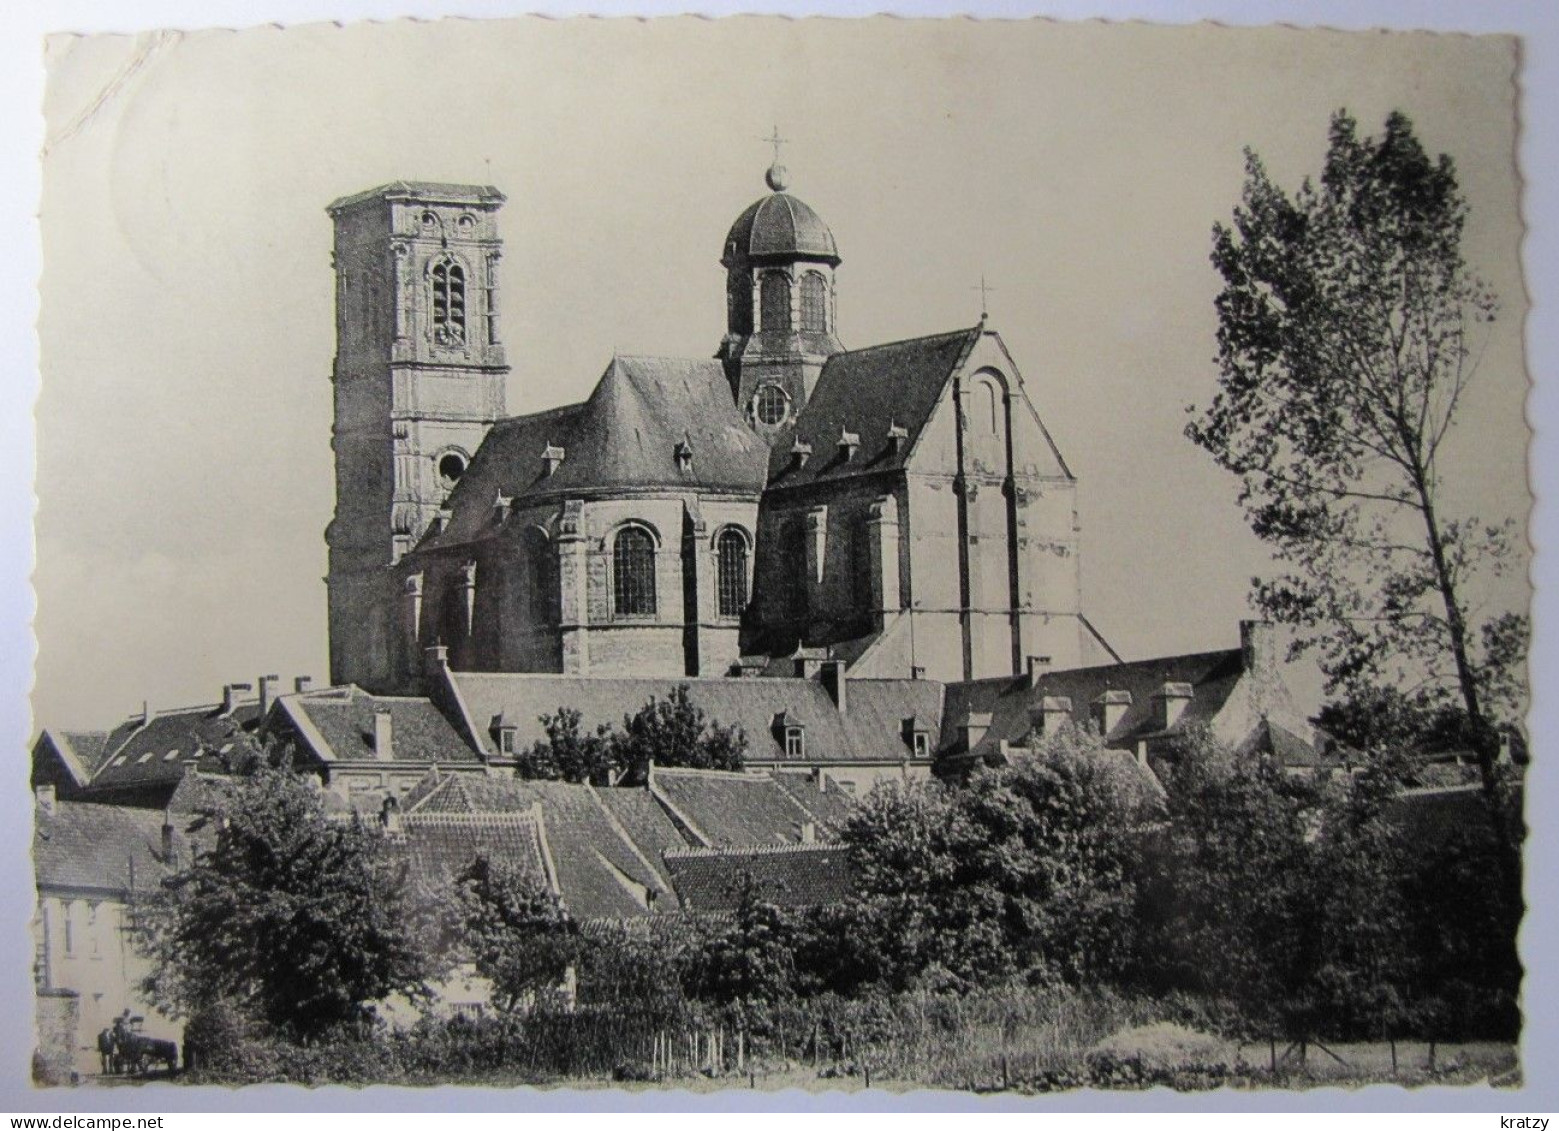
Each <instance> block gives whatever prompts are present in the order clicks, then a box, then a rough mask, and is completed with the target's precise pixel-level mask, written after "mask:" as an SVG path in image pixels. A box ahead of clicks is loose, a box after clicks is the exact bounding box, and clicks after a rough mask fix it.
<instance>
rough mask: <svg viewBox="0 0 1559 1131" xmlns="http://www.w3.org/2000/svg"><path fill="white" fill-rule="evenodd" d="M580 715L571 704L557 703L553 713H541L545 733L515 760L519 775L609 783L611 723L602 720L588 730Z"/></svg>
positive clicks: (601, 783)
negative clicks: (564, 705)
mask: <svg viewBox="0 0 1559 1131" xmlns="http://www.w3.org/2000/svg"><path fill="white" fill-rule="evenodd" d="M582 718H583V716H582V715H581V714H580V713H579V712H578V711H577V710H575V709H574V708H572V707H559V708H558V713H557V714H555V715H542V716H541V720H540V721H541V725H542V727H543V728H544V729H545V730H546V732H547V737H546V738H544V739H541V740H540V741H538V742H536V743H534V744H533V745H532V746H531V747H530V749H528V750H526V751H525V752H523V753H522V754H521V755H520V756H519V758H517V759H516V760H515V772H516V773H518V774H519V775H520V777H522V778H540V779H543V780H546V781H572V782H590V783H592V784H594V785H609V784H610V783H611V778H612V768H613V761H612V742H611V727H609V726H607V725H606V724H605V723H602V724H601V725H600V726H599V727H597V728H596V730H595V733H594V734H590V733H587V732H586V731H585V730H584V728H583V725H582V722H581V720H582Z"/></svg>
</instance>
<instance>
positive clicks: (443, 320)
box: [433, 259, 466, 346]
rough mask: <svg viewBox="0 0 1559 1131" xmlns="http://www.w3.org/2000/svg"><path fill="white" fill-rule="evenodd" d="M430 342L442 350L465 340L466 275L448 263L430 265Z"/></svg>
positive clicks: (459, 267) (461, 269)
mask: <svg viewBox="0 0 1559 1131" xmlns="http://www.w3.org/2000/svg"><path fill="white" fill-rule="evenodd" d="M433 338H434V340H435V341H436V342H438V343H439V344H440V345H446V346H448V345H460V344H462V343H464V342H465V340H466V272H465V268H464V267H462V266H460V264H458V263H456V262H454V261H453V260H450V259H440V260H439V261H438V262H437V263H435V264H434V265H433Z"/></svg>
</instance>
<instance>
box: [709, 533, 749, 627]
mask: <svg viewBox="0 0 1559 1131" xmlns="http://www.w3.org/2000/svg"><path fill="white" fill-rule="evenodd" d="M716 550H717V553H718V555H719V559H720V560H719V588H720V615H721V616H723V617H739V616H741V615H742V610H743V609H745V608H746V607H747V539H746V538H744V537H742V533H741V531H739V530H722V531H721V532H720V539H719V541H718V542H717V543H716Z"/></svg>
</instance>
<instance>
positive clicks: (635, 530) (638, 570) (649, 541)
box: [612, 526, 655, 617]
mask: <svg viewBox="0 0 1559 1131" xmlns="http://www.w3.org/2000/svg"><path fill="white" fill-rule="evenodd" d="M612 608H613V610H614V611H615V613H616V614H617V615H618V616H620V617H647V616H654V615H655V539H653V538H652V537H650V532H649V531H647V530H645V529H644V528H643V527H639V526H626V527H624V528H623V529H622V530H620V531H619V532H618V534H617V540H616V541H615V542H613V543H612Z"/></svg>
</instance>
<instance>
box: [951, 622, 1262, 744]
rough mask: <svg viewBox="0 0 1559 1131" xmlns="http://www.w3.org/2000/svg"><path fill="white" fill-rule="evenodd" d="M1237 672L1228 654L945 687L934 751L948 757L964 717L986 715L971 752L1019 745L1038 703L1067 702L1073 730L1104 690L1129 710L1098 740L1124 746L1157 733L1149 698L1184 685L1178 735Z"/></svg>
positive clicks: (1205, 713)
mask: <svg viewBox="0 0 1559 1131" xmlns="http://www.w3.org/2000/svg"><path fill="white" fill-rule="evenodd" d="M1243 671H1244V669H1243V664H1242V660H1241V652H1240V650H1239V649H1238V648H1234V649H1229V650H1225V651H1219V652H1199V653H1194V654H1191V655H1185V656H1164V657H1160V658H1158V659H1153V660H1140V661H1135V662H1132V663H1125V664H1105V665H1102V666H1100V667H1092V668H1073V669H1071V670H1068V671H1052V672H1045V673H1043V674H1042V675H1041V676H1040V677H1039V678H1038V679H1037V680H1036V681H1035V682H1034V684H1033V685H1032V686H1030V683H1029V678H1028V676H1027V675H1021V676H1002V677H1000V678H999V679H986V680H976V681H973V682H971V683H956V684H948V685H947V700H946V705H945V707H944V710H943V714H942V743H941V745H942V748H943V749H944V750H946V751H949V752H958V751H959V750H960V738H959V733H958V728H959V726H960V725H961V724H962V723H963V721H964V720H965V719H966V718H967V717H968V715H969V712H971V711H974V712H977V713H980V712H984V713H989V714H990V715H991V723H990V727H989V729H988V730H987V731H986V733H985V736H984V737H983V738H982V739H981V740H980V742H979V743H978V744H977V745H976V747H975V751H976V752H977V753H979V752H984V751H986V750H994V749H995V748H996V746H997V744H998V742H1000V741H1001V740H1006V741H1007V742H1012V743H1020V742H1022V741H1023V740H1024V739H1025V737H1026V736H1027V735H1028V733H1029V731H1030V729H1031V718H1030V707H1031V706H1037V705H1038V704H1039V701H1040V700H1041V699H1045V698H1049V699H1068V700H1070V701H1071V708H1072V714H1071V717H1072V720H1073V721H1074V722H1075V723H1077V724H1078V725H1079V726H1081V725H1084V724H1087V723H1088V722H1090V720H1091V719H1092V718H1093V703H1094V701H1095V700H1096V699H1098V698H1100V697H1101V696H1102V695H1104V694H1106V693H1107V692H1112V691H1113V692H1122V691H1125V692H1129V693H1130V695H1131V704H1130V706H1128V707H1126V709H1125V711H1124V713H1123V714H1122V716H1121V719H1120V721H1119V722H1118V723H1117V724H1116V725H1115V726H1114V727H1113V728H1111V730H1110V733H1109V734H1107V735H1105V736H1104V737H1105V742H1106V744H1108V745H1110V746H1115V747H1122V748H1125V747H1130V746H1133V745H1134V744H1135V743H1136V741H1137V739H1138V738H1143V737H1148V736H1150V735H1157V734H1161V733H1165V732H1162V731H1160V729H1159V728H1158V727H1157V726H1156V723H1155V718H1154V704H1153V697H1154V695H1156V694H1157V693H1159V692H1160V691H1162V690H1163V687H1164V684H1166V683H1188V684H1190V685H1191V688H1192V692H1193V694H1192V698H1191V702H1190V703H1188V704H1187V705H1186V707H1185V708H1184V712H1183V714H1182V715H1181V717H1180V719H1179V720H1178V722H1177V724H1176V725H1175V727H1173V728H1171V730H1172V731H1178V730H1184V729H1185V728H1186V727H1188V726H1190V725H1191V724H1193V723H1197V722H1208V721H1210V720H1211V719H1212V718H1213V717H1214V716H1215V715H1217V713H1218V712H1219V711H1220V710H1221V709H1222V708H1223V705H1224V703H1225V702H1227V701H1228V698H1229V695H1230V694H1231V693H1232V692H1233V690H1234V688H1235V685H1236V684H1237V683H1238V682H1239V680H1240V677H1241V675H1242V674H1243Z"/></svg>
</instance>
